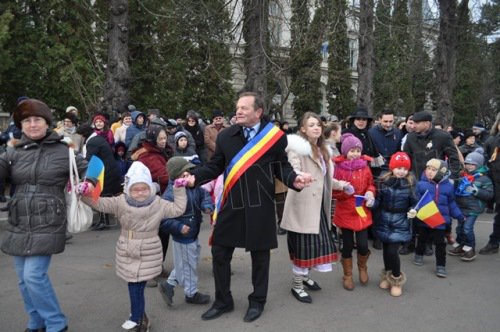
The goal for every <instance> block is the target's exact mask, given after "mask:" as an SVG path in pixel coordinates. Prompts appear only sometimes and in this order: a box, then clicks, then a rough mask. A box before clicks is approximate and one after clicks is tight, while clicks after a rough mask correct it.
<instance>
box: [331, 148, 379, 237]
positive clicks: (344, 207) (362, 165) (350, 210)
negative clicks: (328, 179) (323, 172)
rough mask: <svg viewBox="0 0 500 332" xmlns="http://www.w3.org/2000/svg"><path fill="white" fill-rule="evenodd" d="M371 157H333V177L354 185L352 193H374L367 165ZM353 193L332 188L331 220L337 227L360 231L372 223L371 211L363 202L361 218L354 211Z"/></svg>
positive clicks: (370, 173) (371, 177)
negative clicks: (333, 203) (335, 202)
mask: <svg viewBox="0 0 500 332" xmlns="http://www.w3.org/2000/svg"><path fill="white" fill-rule="evenodd" d="M371 160H372V158H371V157H368V156H365V155H363V156H361V158H360V159H357V160H352V161H351V160H347V159H346V158H345V157H344V156H338V157H335V158H334V159H333V161H334V162H335V173H334V175H333V177H334V178H335V179H337V180H344V181H347V182H349V183H350V184H351V185H352V186H353V187H354V195H364V194H365V193H366V192H367V191H371V192H372V193H373V194H374V195H375V185H374V184H373V176H372V172H371V170H370V167H369V166H368V163H369V162H370V161H371ZM354 195H350V196H349V195H347V194H345V193H344V192H343V191H338V190H334V191H333V197H334V198H335V199H337V204H336V206H335V214H334V217H333V218H334V219H333V222H334V224H335V225H336V226H337V227H340V228H346V229H350V230H353V231H361V230H363V229H366V228H368V227H369V226H370V225H371V224H372V213H371V211H370V209H368V208H367V207H366V206H365V205H364V204H363V209H364V210H365V212H366V217H365V218H361V217H360V216H359V214H358V213H357V212H356V206H355V198H354Z"/></svg>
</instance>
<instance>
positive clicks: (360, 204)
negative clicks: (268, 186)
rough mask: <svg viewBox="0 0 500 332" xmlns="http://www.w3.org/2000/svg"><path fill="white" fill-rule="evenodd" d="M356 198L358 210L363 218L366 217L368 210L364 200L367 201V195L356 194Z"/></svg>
mask: <svg viewBox="0 0 500 332" xmlns="http://www.w3.org/2000/svg"><path fill="white" fill-rule="evenodd" d="M354 199H355V200H356V212H357V213H358V214H359V216H360V217H361V218H366V217H367V215H366V211H365V208H364V207H363V202H364V201H365V196H361V195H354Z"/></svg>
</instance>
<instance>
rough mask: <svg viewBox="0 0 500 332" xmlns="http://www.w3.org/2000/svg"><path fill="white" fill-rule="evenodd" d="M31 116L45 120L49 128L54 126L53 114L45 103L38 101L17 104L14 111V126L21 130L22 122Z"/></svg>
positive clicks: (28, 100)
mask: <svg viewBox="0 0 500 332" xmlns="http://www.w3.org/2000/svg"><path fill="white" fill-rule="evenodd" d="M30 116H38V117H41V118H44V119H45V121H46V122H47V125H48V126H49V127H50V125H51V124H52V112H51V111H50V108H49V107H48V106H47V104H45V103H44V102H43V101H40V100H37V99H24V100H23V101H21V102H20V103H19V104H17V106H16V109H15V110H14V124H15V125H16V127H17V128H21V121H23V120H24V119H26V118H29V117H30Z"/></svg>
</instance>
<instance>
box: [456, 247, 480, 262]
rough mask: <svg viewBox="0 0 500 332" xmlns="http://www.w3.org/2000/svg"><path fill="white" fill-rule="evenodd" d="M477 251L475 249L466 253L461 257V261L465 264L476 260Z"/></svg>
mask: <svg viewBox="0 0 500 332" xmlns="http://www.w3.org/2000/svg"><path fill="white" fill-rule="evenodd" d="M476 256H477V255H476V251H475V250H474V249H471V250H469V251H466V252H465V253H464V254H463V255H462V257H460V259H461V260H463V261H465V262H471V261H473V260H474V259H475V258H476Z"/></svg>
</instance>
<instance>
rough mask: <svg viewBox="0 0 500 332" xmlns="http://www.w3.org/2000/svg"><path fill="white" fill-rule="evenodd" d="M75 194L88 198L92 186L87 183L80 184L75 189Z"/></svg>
mask: <svg viewBox="0 0 500 332" xmlns="http://www.w3.org/2000/svg"><path fill="white" fill-rule="evenodd" d="M76 192H77V193H79V194H80V195H82V196H88V195H90V194H91V193H92V185H91V184H90V183H88V182H87V181H84V182H81V183H80V184H78V187H76Z"/></svg>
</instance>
